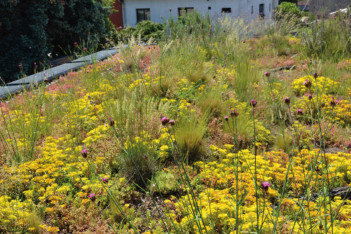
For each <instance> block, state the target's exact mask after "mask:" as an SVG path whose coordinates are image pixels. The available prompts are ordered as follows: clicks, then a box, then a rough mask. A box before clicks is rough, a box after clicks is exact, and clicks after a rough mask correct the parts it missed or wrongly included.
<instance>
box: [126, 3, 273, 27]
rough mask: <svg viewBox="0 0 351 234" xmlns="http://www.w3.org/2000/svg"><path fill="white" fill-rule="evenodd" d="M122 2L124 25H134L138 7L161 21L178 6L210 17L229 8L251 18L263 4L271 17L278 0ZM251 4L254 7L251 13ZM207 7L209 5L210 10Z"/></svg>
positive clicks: (175, 11)
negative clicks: (146, 10) (192, 8)
mask: <svg viewBox="0 0 351 234" xmlns="http://www.w3.org/2000/svg"><path fill="white" fill-rule="evenodd" d="M123 2H124V5H123V21H124V26H135V25H136V23H137V16H136V9H140V8H150V15H151V21H153V22H158V23H162V22H163V20H162V17H164V18H165V19H167V18H168V17H169V16H170V15H172V16H174V17H176V16H178V8H183V7H194V10H197V11H199V12H200V13H201V14H206V13H207V12H208V13H209V14H210V17H211V18H212V19H215V18H218V17H220V16H221V11H222V8H231V10H232V12H231V13H230V15H231V16H233V17H239V16H240V17H243V18H245V19H247V20H252V19H256V18H257V17H258V13H259V4H261V3H263V4H264V14H265V19H269V18H271V17H272V12H273V9H274V8H275V7H276V6H277V5H278V0H124V1H123ZM270 5H271V8H270V9H269V6H270ZM251 6H253V9H254V11H253V14H251ZM208 7H211V10H209V9H208ZM170 9H171V10H172V11H171V12H170V11H169V10H170Z"/></svg>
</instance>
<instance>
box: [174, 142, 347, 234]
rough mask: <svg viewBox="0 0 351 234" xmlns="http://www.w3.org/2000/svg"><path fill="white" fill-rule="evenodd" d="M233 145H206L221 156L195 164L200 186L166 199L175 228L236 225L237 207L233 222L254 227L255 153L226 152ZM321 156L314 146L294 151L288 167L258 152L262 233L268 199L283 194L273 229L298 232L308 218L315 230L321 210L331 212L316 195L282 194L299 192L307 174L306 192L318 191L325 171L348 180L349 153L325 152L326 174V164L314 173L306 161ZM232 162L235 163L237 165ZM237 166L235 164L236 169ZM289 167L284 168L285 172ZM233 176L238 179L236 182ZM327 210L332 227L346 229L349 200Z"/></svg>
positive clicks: (268, 219) (280, 156)
mask: <svg viewBox="0 0 351 234" xmlns="http://www.w3.org/2000/svg"><path fill="white" fill-rule="evenodd" d="M232 148H233V146H232V145H226V147H225V148H218V147H217V146H214V145H212V146H211V150H212V151H213V152H214V153H217V154H218V155H219V157H220V158H221V159H220V160H219V161H213V162H208V163H205V162H197V163H195V165H196V166H197V167H198V168H199V169H200V174H199V176H200V177H201V180H202V183H203V184H204V186H205V188H204V189H203V191H201V192H200V193H199V194H197V195H196V196H195V197H192V196H191V195H190V194H189V195H185V196H183V197H181V198H180V199H179V200H178V201H177V202H171V203H169V204H168V206H171V207H172V208H173V210H174V211H170V212H169V217H171V218H173V219H174V223H175V224H176V226H177V227H178V228H179V230H188V231H190V232H200V230H201V231H205V230H212V231H215V230H216V231H218V230H222V231H229V230H236V228H237V227H236V226H235V225H236V212H239V214H238V217H239V221H238V223H239V225H240V227H239V228H240V230H241V231H247V232H250V231H254V230H255V228H256V224H257V221H256V218H257V217H256V204H257V203H256V194H255V176H254V170H255V168H254V165H255V156H254V155H253V154H251V153H250V151H248V150H243V151H240V152H238V153H234V152H231V149H232ZM322 157H324V156H323V155H321V152H319V151H318V150H316V151H308V150H302V151H301V152H298V151H295V152H294V156H293V159H292V161H291V162H292V164H291V168H289V166H288V165H289V159H288V155H286V154H285V153H283V152H268V153H266V154H265V155H257V157H256V160H257V161H256V163H257V184H258V186H259V187H258V196H259V197H258V202H259V207H260V212H259V213H260V225H261V226H262V231H263V232H265V233H270V232H272V230H273V229H272V228H273V217H272V212H273V210H272V207H273V206H272V201H274V202H275V203H277V202H279V200H280V199H282V200H281V216H280V217H279V218H278V228H284V227H285V228H288V229H289V231H290V230H292V229H294V230H295V231H296V233H300V232H301V233H302V231H301V230H303V228H304V227H305V226H304V225H307V224H306V223H305V221H306V220H309V222H311V223H310V224H308V225H311V226H312V227H313V230H314V231H315V232H318V233H319V230H318V228H319V225H317V224H319V223H320V220H323V217H324V216H325V215H326V214H330V208H329V207H324V206H323V204H324V203H323V202H324V201H323V198H322V197H320V198H319V199H317V201H316V202H312V201H311V202H307V201H304V200H301V199H296V198H288V197H287V194H290V196H291V197H296V196H297V195H299V194H301V192H303V191H304V190H303V189H304V188H305V186H306V184H305V181H308V178H309V177H312V180H311V183H310V184H309V189H308V190H309V191H310V192H311V193H312V192H313V193H315V192H319V191H316V190H315V188H320V187H322V183H323V181H326V180H327V176H329V178H333V183H334V185H339V186H344V185H346V184H347V181H349V179H351V178H349V177H350V175H348V174H347V171H348V170H350V169H351V154H344V153H337V154H326V155H325V158H326V160H327V161H328V175H327V173H326V169H321V170H318V173H316V172H315V168H311V166H310V163H311V162H317V165H318V167H320V168H323V165H322V163H321V161H322V160H323V159H322ZM235 162H238V164H237V166H236V164H235ZM319 163H320V164H319ZM236 167H237V168H238V170H237V171H236ZM288 170H289V173H287V171H288ZM292 172H293V173H292ZM236 181H238V184H237V182H236ZM263 181H268V182H270V183H271V184H272V186H271V187H270V188H269V189H268V190H264V189H263V188H261V182H263ZM284 181H287V184H286V191H285V197H284V198H280V193H281V188H282V187H283V185H284ZM237 188H238V190H237ZM287 191H288V192H287ZM236 196H238V197H239V199H240V201H241V203H240V204H241V205H240V207H238V209H236V200H237V198H236ZM170 210H172V209H170ZM196 210H198V211H196ZM332 210H333V212H335V211H337V212H338V214H339V215H338V216H336V218H335V220H334V225H335V226H334V232H336V230H338V231H340V232H336V233H347V232H348V231H350V230H351V216H350V212H351V202H349V201H346V202H345V201H343V200H340V198H339V199H335V201H333V202H332ZM301 212H303V213H304V215H297V216H296V217H295V215H296V214H298V213H301ZM303 217H304V218H303ZM295 218H296V220H295ZM263 220H264V221H263ZM261 222H262V223H261ZM294 224H295V225H294ZM321 225H322V224H321ZM293 226H294V227H293ZM345 231H346V232H345Z"/></svg>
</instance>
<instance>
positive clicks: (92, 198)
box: [88, 193, 96, 201]
mask: <svg viewBox="0 0 351 234" xmlns="http://www.w3.org/2000/svg"><path fill="white" fill-rule="evenodd" d="M95 196H96V195H95V193H91V194H89V195H88V197H89V198H90V200H92V201H95V199H96V197H95Z"/></svg>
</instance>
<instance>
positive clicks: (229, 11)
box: [221, 7, 232, 14]
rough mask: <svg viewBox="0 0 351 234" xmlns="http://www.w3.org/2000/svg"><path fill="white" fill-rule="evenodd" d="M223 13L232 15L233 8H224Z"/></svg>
mask: <svg viewBox="0 0 351 234" xmlns="http://www.w3.org/2000/svg"><path fill="white" fill-rule="evenodd" d="M221 13H222V14H223V13H226V14H228V13H229V14H230V13H232V8H231V7H223V8H222V11H221Z"/></svg>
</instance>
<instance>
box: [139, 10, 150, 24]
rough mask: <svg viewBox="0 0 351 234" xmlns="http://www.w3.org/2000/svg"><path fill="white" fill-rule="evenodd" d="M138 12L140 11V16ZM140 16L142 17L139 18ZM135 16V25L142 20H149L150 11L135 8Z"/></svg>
mask: <svg viewBox="0 0 351 234" xmlns="http://www.w3.org/2000/svg"><path fill="white" fill-rule="evenodd" d="M140 11H142V14H140ZM140 15H143V17H140ZM136 16H137V23H139V22H141V21H144V20H151V10H150V8H137V9H136Z"/></svg>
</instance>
